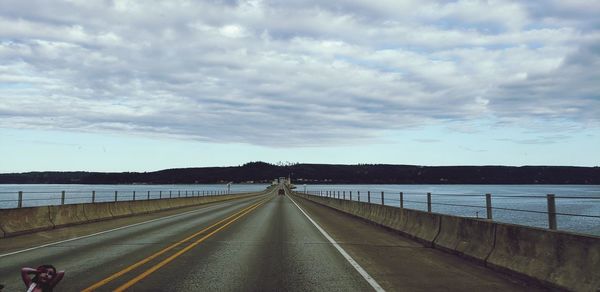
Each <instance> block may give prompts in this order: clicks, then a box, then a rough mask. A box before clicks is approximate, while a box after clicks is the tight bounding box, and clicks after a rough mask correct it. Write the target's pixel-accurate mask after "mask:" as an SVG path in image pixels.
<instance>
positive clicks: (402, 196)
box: [400, 192, 404, 209]
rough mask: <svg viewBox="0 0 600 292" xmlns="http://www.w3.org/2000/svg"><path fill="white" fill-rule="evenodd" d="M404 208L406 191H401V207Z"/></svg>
mask: <svg viewBox="0 0 600 292" xmlns="http://www.w3.org/2000/svg"><path fill="white" fill-rule="evenodd" d="M403 208H404V192H400V209H403Z"/></svg>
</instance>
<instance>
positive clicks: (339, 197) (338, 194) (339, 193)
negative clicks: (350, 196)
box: [338, 191, 340, 200]
mask: <svg viewBox="0 0 600 292" xmlns="http://www.w3.org/2000/svg"><path fill="white" fill-rule="evenodd" d="M339 199H340V191H338V200H339Z"/></svg>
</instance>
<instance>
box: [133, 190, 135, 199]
mask: <svg viewBox="0 0 600 292" xmlns="http://www.w3.org/2000/svg"><path fill="white" fill-rule="evenodd" d="M133 200H134V201H135V191H133Z"/></svg>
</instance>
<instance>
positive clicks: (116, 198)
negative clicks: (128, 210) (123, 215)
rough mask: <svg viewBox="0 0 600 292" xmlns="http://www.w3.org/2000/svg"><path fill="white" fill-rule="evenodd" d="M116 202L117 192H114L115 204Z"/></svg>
mask: <svg viewBox="0 0 600 292" xmlns="http://www.w3.org/2000/svg"><path fill="white" fill-rule="evenodd" d="M116 201H117V191H115V202H116Z"/></svg>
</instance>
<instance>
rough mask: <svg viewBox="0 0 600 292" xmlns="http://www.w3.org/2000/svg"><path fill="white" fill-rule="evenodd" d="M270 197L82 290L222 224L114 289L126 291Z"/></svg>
mask: <svg viewBox="0 0 600 292" xmlns="http://www.w3.org/2000/svg"><path fill="white" fill-rule="evenodd" d="M269 199H271V196H269V197H268V198H266V199H263V200H261V201H259V202H257V203H254V204H252V205H250V206H248V207H246V208H244V209H242V210H240V211H238V212H236V213H234V214H233V215H231V216H229V217H227V218H225V219H223V220H220V221H219V222H217V223H214V224H213V225H211V226H208V227H206V228H204V229H202V230H200V231H198V232H196V233H194V234H192V235H190V236H188V237H186V238H184V239H182V240H180V241H178V242H176V243H174V244H172V245H170V246H168V247H166V248H164V249H162V250H160V251H158V252H156V253H155V254H153V255H151V256H149V257H147V258H145V259H143V260H141V261H139V262H137V263H135V264H133V265H131V266H128V267H126V268H124V269H122V270H120V271H119V272H117V273H114V274H113V275H111V276H109V277H107V278H104V279H103V280H101V281H99V282H97V283H95V284H94V285H92V286H90V287H87V288H85V289H83V290H82V291H85V292H89V291H94V290H96V289H98V288H100V287H102V286H104V285H106V284H108V283H109V282H111V281H113V280H115V279H117V278H119V277H121V276H123V275H125V274H127V273H128V272H130V271H132V270H134V269H136V268H138V267H139V266H141V265H144V264H146V263H148V262H149V261H151V260H153V259H155V258H157V257H158V256H160V255H162V254H164V253H166V252H168V251H170V250H171V249H173V248H175V247H177V246H179V245H182V244H184V243H186V242H188V241H190V240H192V239H193V238H195V237H197V236H198V235H201V234H203V233H206V232H207V231H209V230H211V229H213V228H215V227H217V226H219V225H221V226H220V227H218V228H216V229H215V230H213V231H211V232H210V233H208V234H206V235H204V236H203V237H201V238H199V239H198V240H196V241H194V242H193V243H191V244H190V245H188V246H186V247H185V248H183V249H181V250H180V251H178V252H176V253H174V254H173V255H171V256H169V257H168V258H166V259H164V260H162V261H161V262H159V263H158V264H156V265H154V266H152V267H151V268H150V269H148V270H146V271H144V272H143V273H141V274H139V275H138V276H137V277H135V278H133V279H131V280H129V281H127V282H126V283H125V284H123V285H121V286H119V287H118V288H116V289H115V290H114V291H125V290H126V289H127V288H129V287H131V286H133V285H135V284H136V283H137V282H139V281H141V280H142V279H144V278H146V277H148V276H149V275H150V274H152V273H154V272H156V271H157V270H158V269H160V268H162V267H163V266H165V265H166V264H168V263H170V262H171V261H173V260H174V259H175V258H177V257H178V256H180V255H182V254H184V253H186V252H187V251H189V250H190V249H192V248H194V247H195V246H197V245H198V244H200V243H202V242H203V241H205V240H206V239H208V238H209V237H211V236H212V235H213V234H215V233H217V232H219V231H221V230H222V229H224V228H225V227H227V226H229V225H231V224H232V223H233V222H235V221H236V220H238V219H240V218H241V217H243V216H244V215H246V214H248V213H250V212H252V211H253V210H254V209H256V208H258V207H259V206H261V205H262V204H264V203H266V202H267V201H268V200H269Z"/></svg>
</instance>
